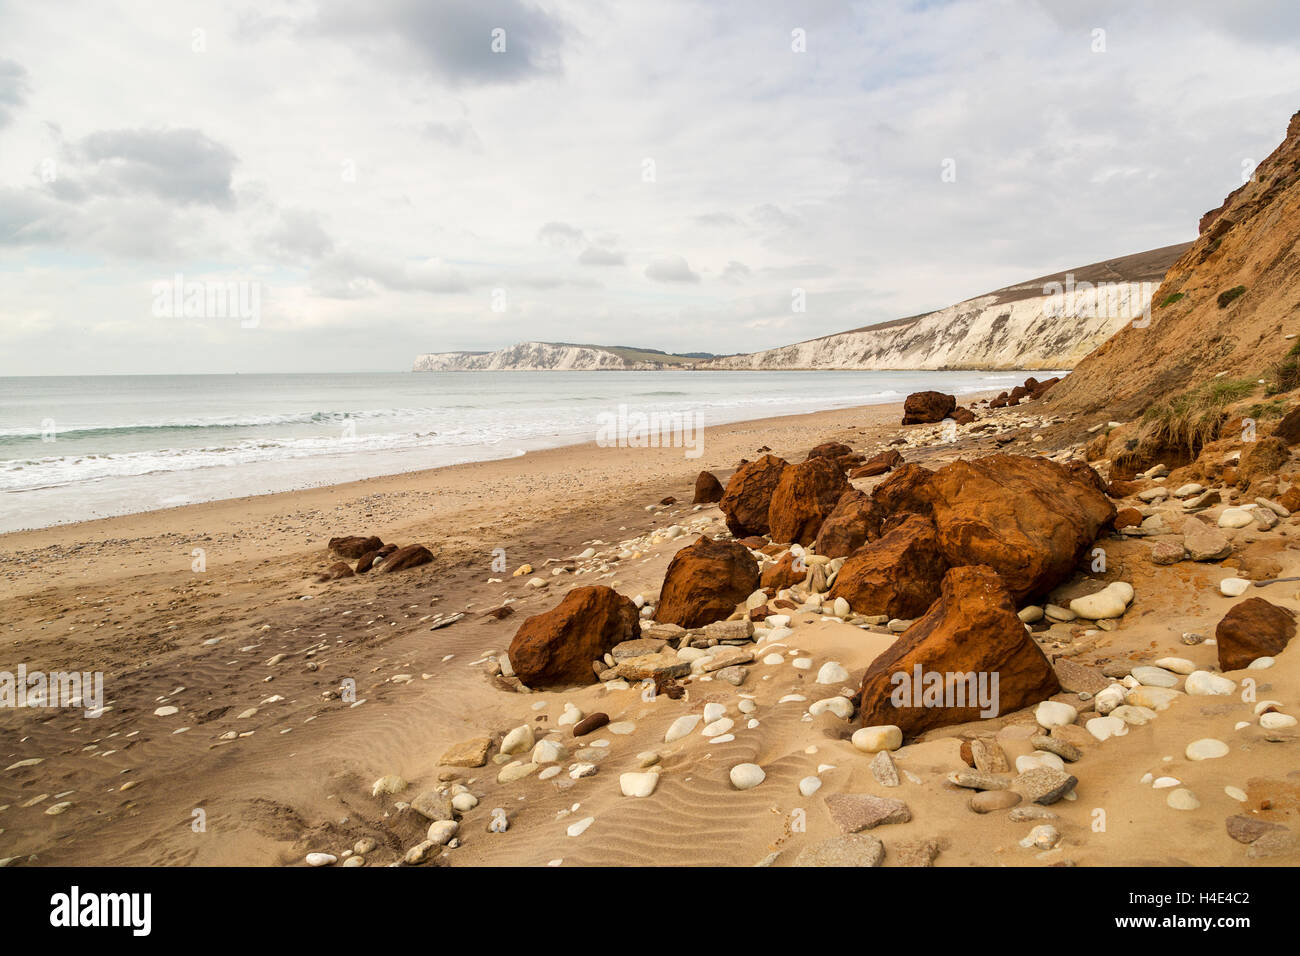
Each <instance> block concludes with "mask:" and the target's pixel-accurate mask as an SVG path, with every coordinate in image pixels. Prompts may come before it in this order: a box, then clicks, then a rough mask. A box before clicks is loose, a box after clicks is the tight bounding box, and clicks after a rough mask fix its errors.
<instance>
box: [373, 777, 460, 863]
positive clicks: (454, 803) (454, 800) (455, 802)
mask: <svg viewBox="0 0 1300 956" xmlns="http://www.w3.org/2000/svg"><path fill="white" fill-rule="evenodd" d="M451 805H452V807H453V808H455V810H456V811H457V812H459V813H468V812H469V811H470V810H473V809H474V808H475V807H477V806H478V797H476V796H474V794H472V793H470V792H469V791H465V792H463V793H458V794H456V795H455V796H454V797H452V798H451ZM357 852H360V851H357Z"/></svg>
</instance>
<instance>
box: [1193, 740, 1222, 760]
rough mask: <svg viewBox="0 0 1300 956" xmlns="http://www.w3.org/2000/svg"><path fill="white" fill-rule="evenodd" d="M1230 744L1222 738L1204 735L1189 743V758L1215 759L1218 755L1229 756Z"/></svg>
mask: <svg viewBox="0 0 1300 956" xmlns="http://www.w3.org/2000/svg"><path fill="white" fill-rule="evenodd" d="M1227 753H1228V745H1227V744H1225V743H1224V742H1223V741H1222V740H1215V739H1214V738H1213V737H1202V738H1201V739H1200V740H1193V741H1192V742H1191V743H1190V744H1188V745H1187V750H1186V754H1187V759H1188V760H1213V759H1215V758H1216V757H1224V756H1227Z"/></svg>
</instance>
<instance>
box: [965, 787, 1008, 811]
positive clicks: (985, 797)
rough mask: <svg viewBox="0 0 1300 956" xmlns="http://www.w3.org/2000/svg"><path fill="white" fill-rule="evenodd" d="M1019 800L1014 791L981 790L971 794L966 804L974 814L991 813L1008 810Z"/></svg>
mask: <svg viewBox="0 0 1300 956" xmlns="http://www.w3.org/2000/svg"><path fill="white" fill-rule="evenodd" d="M1020 800H1021V796H1020V794H1018V793H1016V792H1015V791H1014V790H981V791H979V792H978V793H974V794H971V798H970V799H969V800H968V801H966V804H967V806H969V807H970V808H971V809H972V810H974V811H975V812H976V813H993V812H994V811H996V810H1009V809H1010V808H1011V807H1014V806H1015V805H1016V804H1018V803H1019V802H1020Z"/></svg>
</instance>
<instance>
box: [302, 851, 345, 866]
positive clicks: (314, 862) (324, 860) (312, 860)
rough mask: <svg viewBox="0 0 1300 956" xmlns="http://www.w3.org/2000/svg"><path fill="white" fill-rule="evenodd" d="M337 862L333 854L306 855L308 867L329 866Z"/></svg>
mask: <svg viewBox="0 0 1300 956" xmlns="http://www.w3.org/2000/svg"><path fill="white" fill-rule="evenodd" d="M338 860H339V858H338V857H336V856H335V855H334V854H333V853H308V854H307V865H308V866H330V865H332V864H334V863H337V862H338Z"/></svg>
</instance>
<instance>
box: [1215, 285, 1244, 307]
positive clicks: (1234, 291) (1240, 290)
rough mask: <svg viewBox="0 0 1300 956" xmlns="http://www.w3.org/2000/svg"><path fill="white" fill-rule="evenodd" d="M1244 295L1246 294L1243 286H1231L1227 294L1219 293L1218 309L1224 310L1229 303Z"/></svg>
mask: <svg viewBox="0 0 1300 956" xmlns="http://www.w3.org/2000/svg"><path fill="white" fill-rule="evenodd" d="M1245 294H1246V287H1245V286H1244V285H1237V286H1233V287H1232V288H1231V289H1229V290H1228V291H1227V292H1220V293H1219V308H1221V309H1226V308H1227V307H1228V304H1229V303H1230V302H1232V301H1233V300H1234V299H1239V298H1241V297H1242V296H1243V295H1245Z"/></svg>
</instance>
